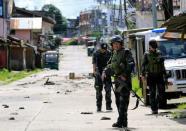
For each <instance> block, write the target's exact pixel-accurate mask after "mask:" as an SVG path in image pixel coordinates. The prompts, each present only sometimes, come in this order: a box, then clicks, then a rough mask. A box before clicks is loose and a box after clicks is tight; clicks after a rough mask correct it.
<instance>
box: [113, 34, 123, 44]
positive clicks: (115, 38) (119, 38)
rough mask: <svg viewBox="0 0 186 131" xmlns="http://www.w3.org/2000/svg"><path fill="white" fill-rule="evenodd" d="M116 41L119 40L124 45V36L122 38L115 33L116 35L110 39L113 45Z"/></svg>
mask: <svg viewBox="0 0 186 131" xmlns="http://www.w3.org/2000/svg"><path fill="white" fill-rule="evenodd" d="M114 42H118V43H120V44H122V45H123V38H122V37H121V36H120V35H115V36H113V37H112V38H111V40H110V44H111V46H112V44H113V43H114Z"/></svg>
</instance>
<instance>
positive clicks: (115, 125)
mask: <svg viewBox="0 0 186 131" xmlns="http://www.w3.org/2000/svg"><path fill="white" fill-rule="evenodd" d="M112 127H117V128H122V127H123V125H122V124H119V123H118V122H116V123H114V124H112Z"/></svg>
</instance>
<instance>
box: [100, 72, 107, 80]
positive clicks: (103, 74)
mask: <svg viewBox="0 0 186 131" xmlns="http://www.w3.org/2000/svg"><path fill="white" fill-rule="evenodd" d="M105 78H106V73H105V71H103V72H102V75H101V79H102V81H104V80H105Z"/></svg>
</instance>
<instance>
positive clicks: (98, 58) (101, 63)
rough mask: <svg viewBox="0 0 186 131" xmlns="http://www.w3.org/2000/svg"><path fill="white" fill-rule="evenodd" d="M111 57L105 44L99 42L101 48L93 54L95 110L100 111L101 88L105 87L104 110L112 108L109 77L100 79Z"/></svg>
mask: <svg viewBox="0 0 186 131" xmlns="http://www.w3.org/2000/svg"><path fill="white" fill-rule="evenodd" d="M110 57H111V52H110V51H108V50H107V44H106V43H101V48H100V49H99V50H97V51H96V52H95V53H94V54H93V61H92V63H93V73H94V76H95V89H96V99H97V101H96V103H97V111H98V112H99V111H101V107H102V90H103V86H104V89H105V100H106V110H112V107H111V103H112V100H111V86H112V83H111V78H110V77H107V78H106V79H105V80H104V81H102V79H101V74H102V72H103V69H104V68H105V67H106V66H107V63H108V61H109V59H110Z"/></svg>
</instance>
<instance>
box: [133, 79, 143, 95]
mask: <svg viewBox="0 0 186 131" xmlns="http://www.w3.org/2000/svg"><path fill="white" fill-rule="evenodd" d="M132 89H133V91H135V92H136V94H137V95H138V96H139V97H142V89H141V88H140V86H139V80H138V77H137V76H133V77H132Z"/></svg>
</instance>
